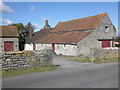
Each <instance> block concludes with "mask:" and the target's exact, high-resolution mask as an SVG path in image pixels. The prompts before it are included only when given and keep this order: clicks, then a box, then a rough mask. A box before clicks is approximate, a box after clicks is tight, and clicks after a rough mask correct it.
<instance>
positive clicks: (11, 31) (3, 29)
mask: <svg viewBox="0 0 120 90" xmlns="http://www.w3.org/2000/svg"><path fill="white" fill-rule="evenodd" d="M0 36H5V37H19V34H18V30H17V28H16V27H15V26H0Z"/></svg>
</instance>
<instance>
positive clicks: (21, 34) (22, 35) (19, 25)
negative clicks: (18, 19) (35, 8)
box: [9, 22, 36, 50]
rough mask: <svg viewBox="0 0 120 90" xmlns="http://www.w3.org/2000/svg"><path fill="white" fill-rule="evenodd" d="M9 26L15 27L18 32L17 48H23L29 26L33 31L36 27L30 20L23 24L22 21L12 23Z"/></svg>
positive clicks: (27, 36)
mask: <svg viewBox="0 0 120 90" xmlns="http://www.w3.org/2000/svg"><path fill="white" fill-rule="evenodd" d="M9 26H16V27H17V29H18V33H19V49H20V50H24V45H25V41H26V39H27V38H29V32H30V26H32V30H33V31H34V30H35V29H36V27H35V26H34V25H32V24H31V23H30V22H29V23H28V24H27V25H25V26H24V25H23V24H22V23H13V24H10V25H9Z"/></svg>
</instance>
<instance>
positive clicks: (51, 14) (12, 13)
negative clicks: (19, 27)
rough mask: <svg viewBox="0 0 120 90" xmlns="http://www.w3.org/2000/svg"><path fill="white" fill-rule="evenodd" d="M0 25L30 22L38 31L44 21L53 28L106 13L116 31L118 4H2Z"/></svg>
mask: <svg viewBox="0 0 120 90" xmlns="http://www.w3.org/2000/svg"><path fill="white" fill-rule="evenodd" d="M0 4H1V6H2V9H0V12H2V18H0V24H1V25H8V24H11V23H23V24H24V25H26V24H27V23H28V22H31V23H32V24H33V25H35V26H36V27H37V29H36V31H37V30H40V29H41V28H43V26H44V20H46V19H48V20H49V25H50V26H51V27H55V25H57V23H58V22H62V21H68V20H73V19H78V18H83V17H87V16H92V15H97V14H100V13H105V12H107V13H108V15H109V17H110V19H111V21H112V23H113V25H115V27H116V28H117V29H118V2H4V3H0ZM117 35H118V34H117Z"/></svg>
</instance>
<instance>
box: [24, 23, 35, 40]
mask: <svg viewBox="0 0 120 90" xmlns="http://www.w3.org/2000/svg"><path fill="white" fill-rule="evenodd" d="M30 26H32V30H33V32H34V30H35V29H36V28H37V27H35V25H32V23H31V22H28V24H27V25H25V28H26V34H27V35H26V39H27V38H29V33H30Z"/></svg>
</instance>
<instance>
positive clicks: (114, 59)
mask: <svg viewBox="0 0 120 90" xmlns="http://www.w3.org/2000/svg"><path fill="white" fill-rule="evenodd" d="M118 61H120V58H108V59H101V60H99V59H98V60H95V61H94V63H96V64H100V63H109V62H118Z"/></svg>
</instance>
